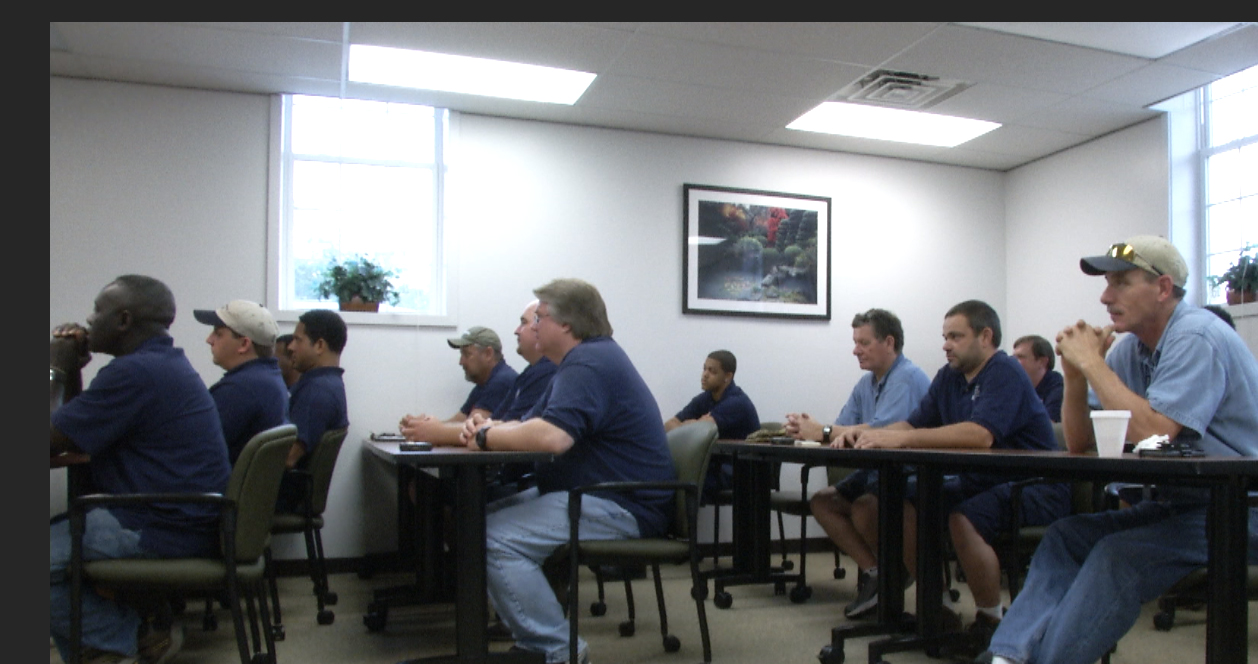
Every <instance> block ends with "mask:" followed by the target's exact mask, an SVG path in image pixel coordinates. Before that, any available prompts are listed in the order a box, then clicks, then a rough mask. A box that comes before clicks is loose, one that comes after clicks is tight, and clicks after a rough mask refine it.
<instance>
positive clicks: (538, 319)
mask: <svg viewBox="0 0 1258 664" xmlns="http://www.w3.org/2000/svg"><path fill="white" fill-rule="evenodd" d="M543 318H550V313H549V312H547V313H544V314H539V313H534V314H533V324H534V325H537V324H538V323H540V322H542V319H543Z"/></svg>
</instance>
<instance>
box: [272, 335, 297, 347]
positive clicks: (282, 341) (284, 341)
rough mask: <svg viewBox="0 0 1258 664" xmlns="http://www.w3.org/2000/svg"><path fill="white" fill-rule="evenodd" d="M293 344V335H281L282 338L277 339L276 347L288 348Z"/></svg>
mask: <svg viewBox="0 0 1258 664" xmlns="http://www.w3.org/2000/svg"><path fill="white" fill-rule="evenodd" d="M292 342H293V335H291V334H281V335H280V336H278V337H275V345H276V346H287V345H288V344H290V343H292Z"/></svg>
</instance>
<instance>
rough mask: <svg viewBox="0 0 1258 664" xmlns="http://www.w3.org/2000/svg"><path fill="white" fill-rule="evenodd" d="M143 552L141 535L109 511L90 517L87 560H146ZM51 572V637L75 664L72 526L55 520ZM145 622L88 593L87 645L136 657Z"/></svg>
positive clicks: (85, 535)
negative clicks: (72, 627)
mask: <svg viewBox="0 0 1258 664" xmlns="http://www.w3.org/2000/svg"><path fill="white" fill-rule="evenodd" d="M147 557H150V556H149V554H147V553H145V552H144V551H143V550H142V549H141V548H140V533H139V532H138V531H134V530H127V529H125V528H123V527H122V524H120V523H118V519H116V518H114V515H113V514H111V513H110V512H109V510H106V509H94V510H92V511H90V512H88V513H87V527H86V529H85V530H84V532H83V559H84V560H103V559H108V558H147ZM48 568H49V571H50V572H51V586H50V590H49V597H48V604H49V610H50V619H49V623H48V624H49V627H48V629H49V632H50V633H51V634H52V638H53V640H54V641H55V642H56V643H57V650H58V651H59V652H60V653H61V660H62V661H64V662H68V661H70V653H71V652H72V651H71V650H70V648H71V647H72V645H71V643H70V574H69V568H70V522H69V521H68V520H66V519H60V518H59V519H57V520H54V521H53V522H52V523H51V524H49V527H48ZM139 628H140V617H139V615H138V614H137V613H136V612H135V609H132V608H131V607H129V606H125V605H123V604H120V603H118V602H115V601H113V600H109V599H105V598H104V597H101V596H100V595H98V594H96V593H95V592H93V591H92V589H91V587H90V586H84V588H83V645H84V646H90V647H92V648H96V649H97V650H107V651H109V652H115V653H120V654H123V655H135V654H136V633H137V632H138V630H139Z"/></svg>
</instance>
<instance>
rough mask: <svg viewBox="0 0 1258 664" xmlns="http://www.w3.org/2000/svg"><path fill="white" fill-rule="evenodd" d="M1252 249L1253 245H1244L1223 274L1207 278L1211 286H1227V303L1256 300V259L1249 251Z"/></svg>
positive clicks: (1257, 268) (1257, 265)
mask: <svg viewBox="0 0 1258 664" xmlns="http://www.w3.org/2000/svg"><path fill="white" fill-rule="evenodd" d="M1253 249H1254V245H1252V244H1251V245H1246V247H1245V248H1244V249H1241V254H1240V256H1238V257H1237V258H1236V262H1235V263H1233V264H1232V265H1231V267H1229V268H1227V270H1225V271H1224V272H1223V274H1221V275H1219V276H1217V277H1214V276H1212V277H1210V279H1209V281H1210V285H1211V286H1218V285H1220V284H1225V285H1226V286H1227V303H1228V304H1229V305H1236V304H1241V303H1244V302H1253V301H1255V300H1258V260H1255V258H1254V256H1253V255H1252V253H1251V252H1252V251H1253Z"/></svg>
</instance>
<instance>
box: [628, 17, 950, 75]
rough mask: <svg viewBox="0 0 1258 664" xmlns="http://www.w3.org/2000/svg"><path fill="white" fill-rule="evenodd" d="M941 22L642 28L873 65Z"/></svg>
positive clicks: (650, 25) (652, 25)
mask: <svg viewBox="0 0 1258 664" xmlns="http://www.w3.org/2000/svg"><path fill="white" fill-rule="evenodd" d="M941 25H943V24H942V23H911V22H904V23H735V22H712V23H646V24H643V26H642V28H641V32H643V33H646V34H652V35H659V36H663V37H670V38H673V39H684V40H688V41H697V42H707V43H714V44H723V45H725V46H732V47H736V48H752V49H756V50H759V51H766V52H777V53H794V54H797V55H805V56H810V57H816V58H824V59H828V60H837V61H839V62H846V63H851V64H858V65H862V66H865V67H876V66H878V65H880V64H882V63H883V62H884V61H885V60H887V59H888V58H890V57H891V56H893V55H895V54H896V53H898V52H900V51H901V50H902V49H904V48H906V47H908V46H910V45H911V44H913V43H914V42H916V41H917V40H919V39H921V38H922V37H925V36H926V35H927V34H929V33H930V31H931V30H934V29H935V28H937V27H939V26H941Z"/></svg>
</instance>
